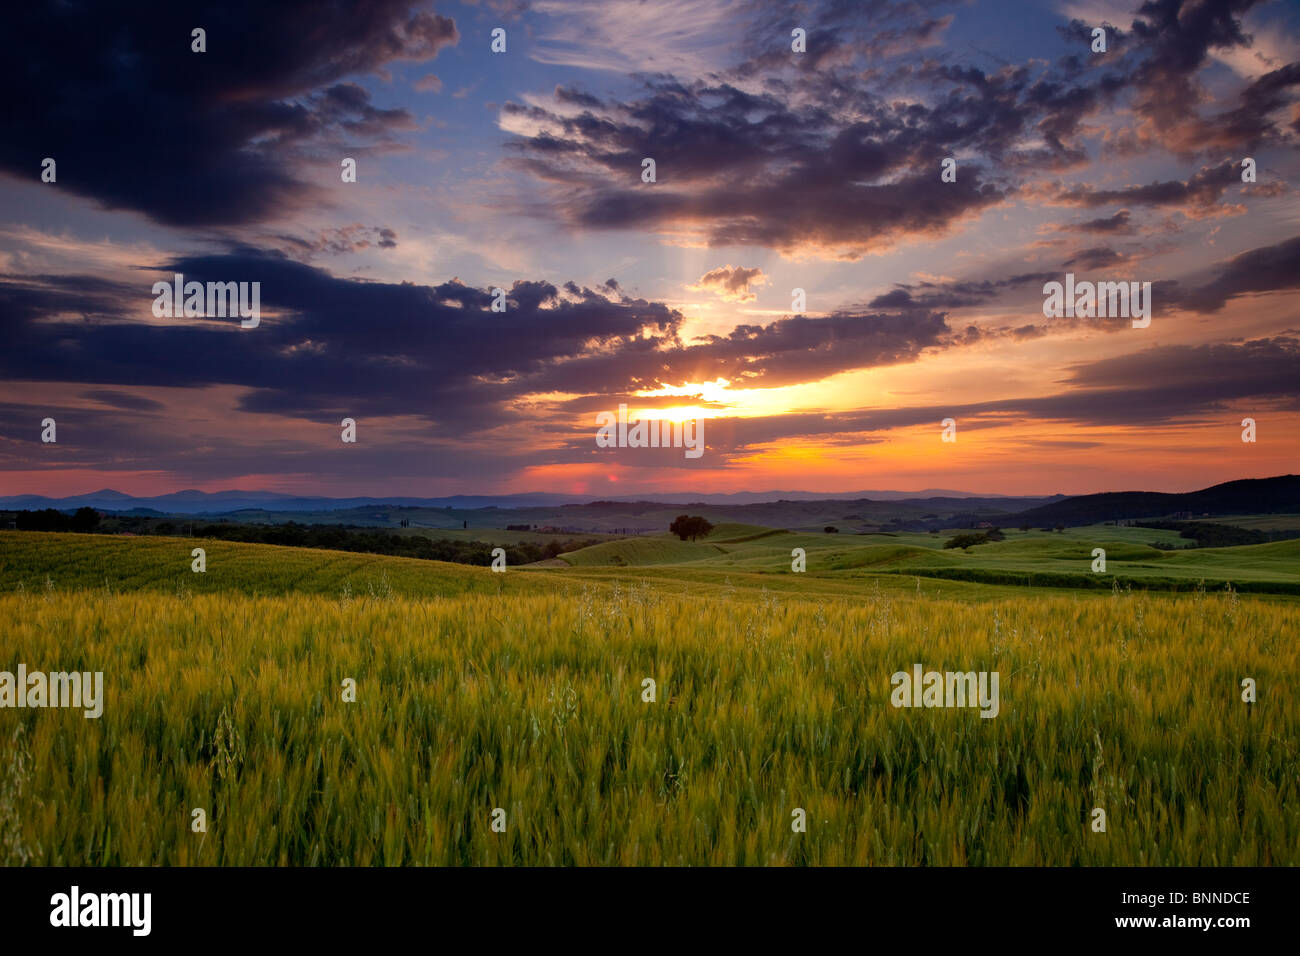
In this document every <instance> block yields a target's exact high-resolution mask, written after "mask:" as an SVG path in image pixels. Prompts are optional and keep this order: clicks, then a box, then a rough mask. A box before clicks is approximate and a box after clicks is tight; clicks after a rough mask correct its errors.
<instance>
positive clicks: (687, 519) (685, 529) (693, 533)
mask: <svg viewBox="0 0 1300 956" xmlns="http://www.w3.org/2000/svg"><path fill="white" fill-rule="evenodd" d="M668 530H669V531H671V532H672V533H673V534H675V535H677V537H679V538H681V539H682V540H683V541H685V540H686V539H687V538H690V539H691V540H692V541H694V540H695V539H696V538H702V537H704V536H705V535H706V534H708V533H709V532H710V531H712V530H713V525H712V524H710V523H709V520H708V519H707V518H701V517H699V516H698V515H678V516H677V517H676V518H674V519H673V523H672V524H670V525H669V526H668Z"/></svg>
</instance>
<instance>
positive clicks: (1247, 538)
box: [1134, 521, 1269, 548]
mask: <svg viewBox="0 0 1300 956" xmlns="http://www.w3.org/2000/svg"><path fill="white" fill-rule="evenodd" d="M1134 525H1135V527H1138V528H1159V529H1162V530H1164V531H1177V532H1178V537H1180V538H1189V539H1191V540H1192V541H1193V542H1194V543H1195V547H1198V548H1231V547H1234V546H1235V545H1239V544H1264V543H1265V542H1266V541H1268V540H1269V536H1268V535H1267V534H1265V533H1264V532H1262V531H1256V530H1254V529H1253V528H1238V527H1237V526H1236V525H1230V524H1214V523H1212V522H1209V521H1138V522H1135V523H1134ZM1157 547H1159V546H1158V545H1157Z"/></svg>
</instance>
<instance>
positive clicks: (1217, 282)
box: [1161, 236, 1300, 313]
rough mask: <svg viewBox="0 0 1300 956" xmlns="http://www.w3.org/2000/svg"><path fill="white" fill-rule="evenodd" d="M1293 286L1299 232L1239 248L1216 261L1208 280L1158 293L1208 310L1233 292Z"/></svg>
mask: <svg viewBox="0 0 1300 956" xmlns="http://www.w3.org/2000/svg"><path fill="white" fill-rule="evenodd" d="M1295 288H1300V236H1293V237H1292V238H1290V239H1286V240H1284V241H1282V242H1279V243H1275V244H1274V245H1271V246H1260V247H1259V248H1256V249H1250V250H1248V251H1246V252H1242V253H1240V254H1238V255H1236V256H1233V257H1232V258H1231V259H1229V260H1227V261H1226V262H1224V263H1222V264H1220V265H1219V266H1218V268H1217V271H1216V273H1215V275H1214V277H1213V278H1212V279H1210V280H1209V281H1208V282H1206V283H1204V284H1202V285H1199V286H1194V287H1191V288H1184V287H1183V286H1181V285H1179V284H1170V285H1169V286H1168V287H1167V288H1166V289H1162V290H1161V296H1162V298H1166V297H1167V298H1170V299H1171V300H1172V302H1173V303H1174V304H1176V305H1178V306H1180V307H1182V308H1184V309H1189V310H1191V311H1193V312H1201V313H1209V312H1218V311H1219V310H1220V309H1222V308H1223V307H1224V306H1225V305H1226V304H1227V303H1228V300H1229V299H1233V298H1236V297H1237V296H1242V295H1249V294H1251V293H1255V292H1277V291H1280V290H1284V289H1295Z"/></svg>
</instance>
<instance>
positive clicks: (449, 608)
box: [0, 531, 1300, 866]
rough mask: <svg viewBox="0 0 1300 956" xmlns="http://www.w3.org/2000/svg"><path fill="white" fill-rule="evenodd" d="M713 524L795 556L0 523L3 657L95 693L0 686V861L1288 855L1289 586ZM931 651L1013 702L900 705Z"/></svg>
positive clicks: (1269, 551) (1264, 559) (1295, 816)
mask: <svg viewBox="0 0 1300 956" xmlns="http://www.w3.org/2000/svg"><path fill="white" fill-rule="evenodd" d="M723 536H724V537H728V538H729V539H732V540H729V541H728V542H725V543H724V542H721V541H712V540H711V541H709V542H699V543H698V546H699V547H702V548H703V547H713V548H723V549H733V550H730V551H729V552H728V553H727V554H725V555H724V554H721V553H720V554H719V557H718V558H717V559H716V560H717V561H725V560H726V559H727V558H728V557H736V556H737V555H740V554H742V552H746V551H753V550H754V549H767V548H771V549H774V552H773V553H774V554H777V553H781V552H783V553H784V555H785V557H784V558H783V560H784V561H786V562H787V563H786V565H785V568H786V571H785V572H783V573H778V568H765V567H763V559H762V552H761V551H760V552H758V553H755V554H751V555H750V557H752V558H753V559H754V568H753V569H752V570H747V569H746V568H744V567H736V566H729V565H725V564H721V565H717V566H709V565H708V564H707V563H704V564H699V565H693V564H690V563H666V564H663V565H657V566H647V567H638V568H622V569H620V568H610V567H600V566H594V565H593V566H587V567H574V568H568V569H556V570H549V569H548V570H538V571H531V570H530V571H518V570H515V571H512V572H508V573H506V574H493V573H492V572H491V571H489V570H487V569H481V568H470V567H464V566H457V565H444V564H440V563H437V562H424V561H413V560H408V559H400V558H390V557H383V556H369V555H353V554H346V555H344V554H338V553H334V552H320V551H299V550H297V549H284V548H276V547H273V546H265V545H237V544H233V543H224V542H212V541H209V542H206V544H207V545H211V547H210V548H209V550H208V568H209V570H208V571H207V572H206V574H194V573H193V572H191V571H190V570H189V561H190V560H191V559H190V557H189V549H190V547H192V546H194V543H192V542H188V541H182V540H180V539H152V538H109V537H103V536H79V535H37V534H31V535H28V534H18V533H4V534H0V620H3V621H5V622H6V628H5V641H4V644H3V652H2V653H0V669H8V670H10V671H12V670H14V669H16V667H17V665H18V664H19V663H25V664H26V665H27V666H28V668H29V669H32V670H37V669H43V670H74V669H76V670H89V671H103V672H104V675H105V677H104V679H105V687H106V694H105V696H106V702H105V707H104V713H103V716H102V717H101V718H99V719H98V720H88V719H85V718H83V717H82V716H81V713H80V711H71V710H56V709H23V710H15V709H3V710H0V731H3V740H4V741H5V747H4V754H5V756H4V759H0V863H21V862H24V861H25V862H28V863H33V864H38V865H83V864H84V865H109V866H112V865H159V864H162V865H195V864H202V865H362V866H364V865H377V864H392V865H398V864H420V865H424V864H428V865H465V864H538V865H551V864H556V865H559V864H565V865H567V864H581V865H590V864H637V865H662V864H674V865H675V864H692V865H703V864H726V865H731V864H737V865H837V864H848V865H861V864H870V865H920V864H930V865H1021V864H1034V865H1037V864H1055V865H1074V864H1082V865H1156V866H1162V865H1295V864H1297V863H1300V754H1298V753H1297V740H1300V710H1298V709H1297V707H1296V704H1295V696H1294V694H1293V693H1292V692H1291V691H1292V689H1293V688H1294V687H1295V686H1296V683H1297V681H1298V680H1300V648H1298V647H1297V644H1296V642H1295V640H1294V635H1295V634H1296V632H1297V625H1298V624H1300V603H1297V602H1295V601H1294V600H1287V599H1264V598H1254V597H1247V596H1242V595H1239V594H1238V593H1236V592H1233V591H1225V592H1219V593H1205V592H1199V593H1193V594H1159V593H1142V592H1139V591H1133V592H1126V591H1120V592H1118V593H1112V592H1109V591H1106V592H1087V591H1051V590H1030V589H1017V588H997V587H990V586H988V585H986V584H980V583H977V582H966V581H941V580H936V579H932V578H913V577H903V576H901V575H898V574H881V573H874V572H873V571H872V570H871V569H873V568H876V569H879V568H884V567H888V566H889V565H890V562H891V561H893V562H897V561H912V560H918V558H917V555H916V553H915V552H916V550H917V549H916V548H915V547H914V546H912V545H908V544H880V543H876V544H870V545H866V546H865V550H864V553H865V554H866V555H868V557H870V558H871V560H870V561H868V562H867V563H865V564H854V565H853V566H846V567H845V568H844V569H843V570H840V571H833V570H830V569H829V568H828V567H823V568H822V569H821V570H819V571H814V570H810V571H809V572H808V573H807V574H804V575H795V574H790V573H788V560H789V558H788V555H789V547H787V545H788V544H789V543H790V542H791V541H799V540H806V539H809V538H812V539H817V538H818V536H815V535H808V536H800V535H768V536H767V537H765V538H755V539H751V540H749V541H736V540H734V539H735V538H746V537H749V533H748V532H743V531H742V532H740V533H733V532H731V531H728V532H723ZM715 537H716V532H715ZM825 537H827V538H830V537H833V536H830V535H827V536H825ZM647 540H653V539H647ZM886 540H887V539H886ZM1025 543H1026V545H1027V544H1028V541H1026V542H1025ZM199 544H202V543H199ZM1059 544H1060V546H1061V547H1067V548H1068V547H1074V546H1075V545H1073V544H1069V543H1059ZM1289 544H1291V542H1277V543H1274V544H1272V545H1262V546H1256V548H1263V549H1265V550H1263V551H1257V550H1255V549H1254V548H1244V549H1221V550H1222V551H1224V552H1229V551H1231V552H1235V551H1241V552H1242V554H1240V555H1236V556H1235V557H1234V556H1232V555H1229V556H1227V557H1226V558H1224V559H1223V560H1224V561H1225V562H1226V564H1225V566H1231V564H1232V562H1233V561H1234V560H1235V561H1236V563H1237V564H1240V565H1242V566H1246V565H1251V564H1254V563H1257V564H1258V567H1256V569H1255V570H1256V571H1259V572H1264V571H1269V572H1270V573H1271V572H1275V571H1276V570H1277V568H1278V567H1279V566H1285V565H1287V564H1288V563H1290V562H1292V561H1293V560H1294V555H1293V552H1292V551H1290V550H1288V549H1287V548H1286V547H1284V546H1285V545H1289ZM791 546H797V545H791ZM602 547H603V546H602ZM1035 547H1039V546H1037V545H1036V546H1035ZM827 548H828V549H831V550H828V551H826V552H824V553H823V554H822V557H825V558H826V559H827V562H826V563H828V564H829V563H831V562H830V558H829V555H830V554H831V551H832V550H835V549H839V550H845V548H846V544H845V542H844V541H839V542H834V543H833V544H828V545H827ZM889 548H893V549H895V553H894V554H893V555H892V557H891V555H890V553H889V551H888V549H889ZM849 550H852V549H849ZM979 550H980V549H972V553H977V552H978V551H979ZM846 553H847V552H846ZM934 554H935V560H950V561H959V562H960V561H963V560H967V558H964V557H962V556H960V555H956V554H952V553H949V554H946V555H945V554H943V553H942V552H935V553H934ZM1054 554H1056V552H1052V551H1048V552H1046V553H1045V560H1047V559H1050V560H1064V559H1065V558H1061V557H1059V555H1058V556H1057V557H1052V555H1054ZM1067 557H1068V555H1067ZM1169 557H1182V555H1172V556H1169ZM813 559H814V552H813V551H811V550H810V551H809V567H810V569H812V568H813V567H814V563H815V562H814V560H813ZM1004 559H1006V556H1004ZM746 560H749V558H746ZM1122 560H1128V559H1127V558H1124V559H1122ZM1133 560H1138V557H1137V556H1135V557H1134V558H1133ZM105 578H106V579H107V586H106V585H105V580H104V579H105ZM19 585H21V588H20V587H19ZM917 662H919V663H922V664H923V665H924V666H925V667H926V668H927V669H936V670H963V671H967V670H976V671H981V670H988V671H997V672H998V673H999V674H1000V675H1001V710H1000V714H999V716H998V717H996V718H995V719H991V720H985V719H981V718H980V717H979V716H978V714H977V712H976V711H975V710H972V709H960V708H958V709H952V710H945V709H910V710H909V709H895V708H893V707H892V706H891V705H890V702H889V695H890V689H891V688H890V675H891V674H892V673H894V672H895V671H898V670H906V669H909V668H910V667H911V665H912V664H914V663H917ZM348 677H350V678H353V679H354V680H355V681H356V683H357V700H356V702H355V703H346V702H344V701H343V699H342V693H341V689H342V684H343V681H344V679H345V678H348ZM1244 677H1251V678H1253V679H1254V680H1255V681H1256V682H1257V685H1258V688H1259V699H1258V702H1257V703H1254V704H1249V705H1248V704H1245V703H1243V702H1242V700H1241V696H1240V694H1241V690H1240V684H1241V680H1242V679H1243V678H1244ZM646 678H652V679H653V680H655V681H656V682H657V692H658V699H657V700H656V701H655V702H654V703H646V702H643V700H642V696H641V695H642V686H643V684H642V682H643V681H644V680H645V679H646ZM497 807H500V808H502V809H504V810H505V811H506V815H507V829H506V832H505V833H495V832H493V831H492V829H491V827H490V821H491V814H492V811H493V809H494V808H497ZM1094 807H1102V808H1103V809H1105V810H1106V814H1107V818H1108V819H1107V822H1108V828H1107V832H1105V833H1094V832H1092V831H1091V830H1090V828H1089V826H1088V823H1089V820H1090V813H1091V810H1092V809H1093V808H1094ZM194 808H203V809H204V810H205V811H206V814H207V818H208V829H207V832H206V833H195V832H192V831H191V829H190V822H191V811H192V810H193V809H194ZM796 808H802V809H804V810H805V811H806V812H807V820H808V829H807V832H806V833H798V834H796V833H793V832H792V831H791V827H790V821H791V813H792V811H793V810H795V809H796Z"/></svg>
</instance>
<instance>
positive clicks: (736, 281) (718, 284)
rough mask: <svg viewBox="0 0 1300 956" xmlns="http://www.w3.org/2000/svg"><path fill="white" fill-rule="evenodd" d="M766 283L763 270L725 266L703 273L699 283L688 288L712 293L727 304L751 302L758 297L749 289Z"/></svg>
mask: <svg viewBox="0 0 1300 956" xmlns="http://www.w3.org/2000/svg"><path fill="white" fill-rule="evenodd" d="M768 281H769V280H768V278H767V276H765V275H764V274H763V270H762V269H759V268H757V267H755V268H753V269H745V268H742V267H740V266H734V267H733V266H731V265H725V266H718V268H716V269H711V270H710V271H708V272H706V273H704V275H702V276H700V280H699V282H697V283H696V284H695V285H692V286H689V288H691V289H697V290H700V291H710V292H714V293H716V294H717V295H718V296H719V297H720V298H722V299H725V300H726V301H728V302H753V301H754V300H755V299H757V298H758V296H757V295H756V294H755V293H754V292H752V291H751V289H752V288H753V287H754V286H760V285H767V284H768Z"/></svg>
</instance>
